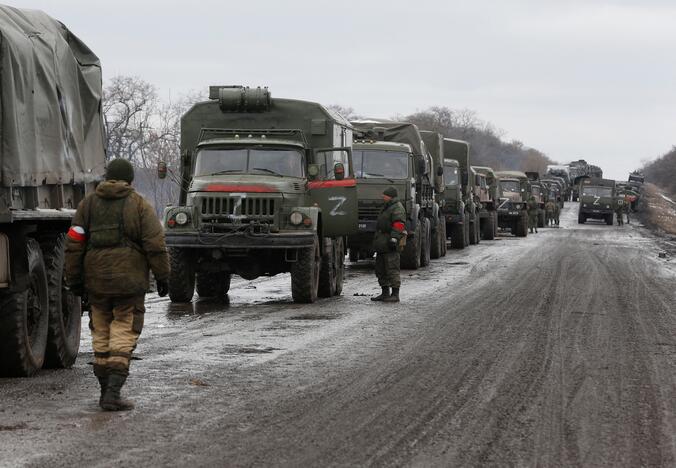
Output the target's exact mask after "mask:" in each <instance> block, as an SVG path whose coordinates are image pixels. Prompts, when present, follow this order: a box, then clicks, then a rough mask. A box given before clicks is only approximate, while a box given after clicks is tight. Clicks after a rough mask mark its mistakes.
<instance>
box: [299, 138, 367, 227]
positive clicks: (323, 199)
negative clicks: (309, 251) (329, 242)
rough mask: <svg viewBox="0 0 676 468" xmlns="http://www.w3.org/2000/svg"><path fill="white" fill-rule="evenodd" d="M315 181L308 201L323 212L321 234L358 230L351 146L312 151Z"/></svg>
mask: <svg viewBox="0 0 676 468" xmlns="http://www.w3.org/2000/svg"><path fill="white" fill-rule="evenodd" d="M314 171H315V172H316V174H315V175H313V176H314V180H310V182H309V183H308V188H309V191H310V200H311V201H312V203H313V204H316V205H317V206H319V208H320V209H321V212H322V226H323V235H324V237H341V236H347V235H350V234H355V233H356V232H357V223H358V212H357V180H356V179H355V177H354V171H353V169H352V149H351V148H327V149H318V150H315V152H314Z"/></svg>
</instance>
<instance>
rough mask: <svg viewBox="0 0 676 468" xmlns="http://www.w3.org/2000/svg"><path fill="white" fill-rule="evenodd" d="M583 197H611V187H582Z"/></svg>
mask: <svg viewBox="0 0 676 468" xmlns="http://www.w3.org/2000/svg"><path fill="white" fill-rule="evenodd" d="M582 196H583V197H612V196H613V189H612V188H611V187H583V188H582Z"/></svg>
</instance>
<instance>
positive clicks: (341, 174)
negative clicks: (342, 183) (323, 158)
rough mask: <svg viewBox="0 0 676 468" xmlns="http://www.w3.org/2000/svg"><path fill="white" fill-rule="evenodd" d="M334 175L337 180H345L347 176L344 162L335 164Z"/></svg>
mask: <svg viewBox="0 0 676 468" xmlns="http://www.w3.org/2000/svg"><path fill="white" fill-rule="evenodd" d="M333 176H334V177H335V179H336V180H343V179H344V178H345V166H344V165H343V163H336V164H335V165H334V166H333Z"/></svg>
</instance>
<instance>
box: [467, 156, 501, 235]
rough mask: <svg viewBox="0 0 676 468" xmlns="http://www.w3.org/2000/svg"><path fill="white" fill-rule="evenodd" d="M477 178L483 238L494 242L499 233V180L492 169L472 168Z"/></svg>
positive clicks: (480, 224) (484, 167)
mask: <svg viewBox="0 0 676 468" xmlns="http://www.w3.org/2000/svg"><path fill="white" fill-rule="evenodd" d="M472 169H473V170H474V172H475V174H476V177H478V178H477V184H476V185H475V189H474V192H475V198H476V202H477V205H478V206H479V226H480V228H481V238H482V239H486V240H492V239H494V238H495V236H496V235H497V232H498V213H497V207H498V198H499V197H498V191H499V187H498V178H497V176H496V175H495V172H494V171H493V169H491V168H490V167H486V166H472Z"/></svg>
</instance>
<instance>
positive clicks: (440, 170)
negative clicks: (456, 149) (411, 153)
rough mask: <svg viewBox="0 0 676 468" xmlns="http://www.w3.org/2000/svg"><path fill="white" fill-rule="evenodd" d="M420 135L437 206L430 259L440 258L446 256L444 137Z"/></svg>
mask: <svg viewBox="0 0 676 468" xmlns="http://www.w3.org/2000/svg"><path fill="white" fill-rule="evenodd" d="M420 135H422V139H423V141H424V142H425V145H426V146H427V149H428V151H429V153H430V156H432V166H433V168H432V173H433V174H434V193H435V200H436V202H437V206H438V215H437V216H435V217H434V222H435V224H433V225H432V243H431V244H430V257H431V258H434V259H436V258H441V257H443V256H445V255H446V219H445V218H444V215H443V207H444V204H445V203H446V198H445V194H444V192H445V191H446V184H445V183H444V136H443V135H442V134H441V133H437V132H432V131H430V130H421V131H420Z"/></svg>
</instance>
